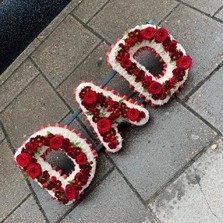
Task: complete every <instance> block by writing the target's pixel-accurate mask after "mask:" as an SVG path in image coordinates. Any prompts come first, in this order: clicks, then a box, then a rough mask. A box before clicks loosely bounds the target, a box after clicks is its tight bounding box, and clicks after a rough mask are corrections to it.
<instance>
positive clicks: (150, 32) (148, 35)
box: [141, 27, 156, 40]
mask: <svg viewBox="0 0 223 223" xmlns="http://www.w3.org/2000/svg"><path fill="white" fill-rule="evenodd" d="M155 33H156V30H155V29H154V28H153V27H147V28H145V29H143V30H141V35H142V37H143V38H144V39H146V40H150V39H152V38H153V37H154V36H155Z"/></svg>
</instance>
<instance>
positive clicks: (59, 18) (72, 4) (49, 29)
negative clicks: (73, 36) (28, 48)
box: [37, 0, 83, 41]
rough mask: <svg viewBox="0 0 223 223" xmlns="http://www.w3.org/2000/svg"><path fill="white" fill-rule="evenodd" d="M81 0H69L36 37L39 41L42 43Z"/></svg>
mask: <svg viewBox="0 0 223 223" xmlns="http://www.w3.org/2000/svg"><path fill="white" fill-rule="evenodd" d="M82 1H83V0H71V1H70V3H69V4H68V5H67V6H66V7H65V8H64V9H63V10H62V11H61V12H60V14H59V15H57V16H56V17H55V18H54V19H53V21H52V22H51V23H50V24H49V25H48V26H47V27H46V28H45V29H44V30H43V31H42V32H41V33H40V34H39V35H38V36H37V38H38V39H39V40H40V41H44V40H45V39H46V37H47V36H49V35H50V34H51V33H52V32H53V30H54V29H56V27H57V26H58V25H59V24H60V23H61V22H62V21H63V20H64V19H65V18H66V17H67V16H68V14H70V13H71V12H72V10H74V9H75V7H77V5H78V4H79V3H81V2H82Z"/></svg>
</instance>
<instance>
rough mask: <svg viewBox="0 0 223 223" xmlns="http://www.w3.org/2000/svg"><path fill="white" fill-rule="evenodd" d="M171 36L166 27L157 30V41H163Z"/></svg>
mask: <svg viewBox="0 0 223 223" xmlns="http://www.w3.org/2000/svg"><path fill="white" fill-rule="evenodd" d="M168 36H169V33H168V31H167V30H166V29H165V28H160V29H158V30H157V31H156V34H155V39H156V42H157V43H162V42H163V41H164V40H165V39H166V38H167V37H168Z"/></svg>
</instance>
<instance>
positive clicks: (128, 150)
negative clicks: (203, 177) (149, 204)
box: [111, 101, 216, 200]
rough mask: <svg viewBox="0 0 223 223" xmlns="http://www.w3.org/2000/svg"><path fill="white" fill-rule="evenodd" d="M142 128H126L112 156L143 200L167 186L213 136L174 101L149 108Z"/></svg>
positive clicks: (208, 129)
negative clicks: (146, 121)
mask: <svg viewBox="0 0 223 223" xmlns="http://www.w3.org/2000/svg"><path fill="white" fill-rule="evenodd" d="M149 112H150V121H149V123H147V124H146V125H145V126H143V127H135V128H131V127H128V129H126V131H124V132H123V138H124V139H125V142H124V144H123V148H122V150H121V151H120V153H119V154H114V155H113V154H111V158H112V159H113V160H114V162H115V163H116V165H117V166H118V168H120V170H121V171H122V172H123V174H124V175H125V177H126V178H127V179H128V180H129V182H130V183H131V184H132V185H133V187H134V188H135V189H136V190H137V191H138V193H139V194H140V195H141V197H142V198H143V199H144V200H147V199H149V198H150V197H151V196H152V195H153V194H154V193H155V192H156V191H157V190H159V188H161V187H162V186H163V185H164V184H166V183H167V182H168V181H169V180H170V179H171V178H172V177H173V176H174V175H175V174H176V173H177V172H178V171H180V170H181V169H182V168H183V167H184V166H185V165H186V164H187V163H188V161H189V160H191V159H192V158H193V157H194V156H195V155H196V154H197V153H198V152H199V151H201V150H202V149H203V148H204V147H205V146H207V145H208V144H209V143H210V141H212V140H213V139H214V138H215V136H216V133H215V132H213V131H212V130H211V129H210V128H209V127H208V126H206V125H205V124H204V123H203V122H201V121H200V120H199V119H198V118H196V117H195V116H194V115H193V114H191V113H190V112H189V111H188V110H187V109H185V108H184V107H183V106H182V105H180V104H179V103H177V102H176V101H173V102H171V103H169V104H168V105H166V106H164V107H161V108H157V109H155V110H154V109H153V110H152V109H149Z"/></svg>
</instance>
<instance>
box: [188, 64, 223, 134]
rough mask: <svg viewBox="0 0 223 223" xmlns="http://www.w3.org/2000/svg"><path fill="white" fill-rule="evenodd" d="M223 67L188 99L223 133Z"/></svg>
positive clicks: (193, 106)
mask: <svg viewBox="0 0 223 223" xmlns="http://www.w3.org/2000/svg"><path fill="white" fill-rule="evenodd" d="M222 75H223V68H221V69H220V70H219V71H217V72H216V73H215V74H214V75H213V76H212V77H211V78H210V79H209V80H208V81H207V82H206V83H205V84H204V85H203V86H202V87H201V88H200V89H199V90H198V91H197V92H196V93H195V94H193V95H192V96H191V97H190V98H189V100H188V101H187V103H188V105H189V106H190V107H192V108H193V109H194V110H195V111H196V112H198V113H199V114H200V115H201V116H202V117H203V118H205V119H206V120H207V121H208V122H210V123H211V124H212V125H213V126H215V127H216V128H217V129H218V130H220V131H221V132H222V133H223V126H222V123H223V114H222V108H223V100H222V98H223V91H222V85H223V78H222Z"/></svg>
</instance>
